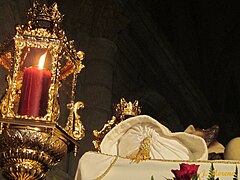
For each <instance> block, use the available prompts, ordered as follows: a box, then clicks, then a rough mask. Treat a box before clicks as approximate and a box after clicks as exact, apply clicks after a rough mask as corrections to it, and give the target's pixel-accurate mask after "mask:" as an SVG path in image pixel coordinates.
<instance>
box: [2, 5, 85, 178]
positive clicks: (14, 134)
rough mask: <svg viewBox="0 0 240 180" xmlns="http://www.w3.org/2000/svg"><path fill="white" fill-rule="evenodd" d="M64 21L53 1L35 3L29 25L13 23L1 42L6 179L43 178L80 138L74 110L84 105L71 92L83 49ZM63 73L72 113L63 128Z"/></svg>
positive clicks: (81, 133) (80, 126) (77, 116)
mask: <svg viewBox="0 0 240 180" xmlns="http://www.w3.org/2000/svg"><path fill="white" fill-rule="evenodd" d="M62 20H63V19H62V15H61V13H60V12H59V11H58V8H57V4H56V3H54V4H53V5H52V6H50V7H47V6H46V5H45V4H44V5H40V4H38V3H37V2H35V3H34V4H33V7H32V8H30V9H29V10H28V22H27V24H26V25H21V26H17V28H16V31H17V32H16V35H15V37H14V38H13V39H10V40H9V41H8V42H7V43H5V45H2V46H1V49H0V53H1V54H0V55H1V57H0V63H1V64H2V65H3V66H4V67H5V68H6V69H7V70H8V71H9V75H8V76H7V82H8V88H7V90H6V93H5V95H4V97H3V98H2V100H1V106H0V110H1V118H0V167H1V168H2V169H3V176H4V177H6V178H7V179H24V180H27V179H43V178H44V177H45V175H46V172H47V171H48V170H49V169H50V168H51V167H52V166H54V165H56V164H57V163H58V162H59V161H61V159H62V157H63V156H64V155H65V154H66V153H67V151H68V150H69V151H72V150H74V151H76V150H77V147H78V146H79V144H78V141H79V140H81V139H82V138H83V137H84V127H83V125H82V123H81V120H80V116H79V115H78V113H77V111H78V109H79V108H83V106H84V105H83V103H82V102H77V103H75V94H74V93H75V86H76V80H77V75H78V73H79V72H80V71H81V69H82V68H83V67H84V65H83V64H82V60H83V57H84V53H83V52H81V51H79V52H77V51H76V50H75V48H74V46H73V41H68V40H67V37H66V36H65V33H64V31H63V30H62V29H61V28H60V23H61V22H62ZM70 75H71V76H70ZM67 77H68V80H69V78H70V80H71V93H70V97H69V103H68V104H67V107H68V108H69V109H70V114H69V116H68V120H67V124H66V127H65V128H62V127H61V126H60V125H59V124H58V120H59V118H60V103H59V89H60V86H61V85H62V84H63V82H64V81H65V80H66V78H67Z"/></svg>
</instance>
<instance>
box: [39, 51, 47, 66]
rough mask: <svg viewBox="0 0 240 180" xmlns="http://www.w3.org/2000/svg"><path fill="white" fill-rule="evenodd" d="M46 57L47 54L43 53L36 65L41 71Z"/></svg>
mask: <svg viewBox="0 0 240 180" xmlns="http://www.w3.org/2000/svg"><path fill="white" fill-rule="evenodd" d="M46 56H47V52H45V53H44V54H43V55H42V56H41V57H40V60H39V63H38V67H39V69H43V66H44V63H45V59H46Z"/></svg>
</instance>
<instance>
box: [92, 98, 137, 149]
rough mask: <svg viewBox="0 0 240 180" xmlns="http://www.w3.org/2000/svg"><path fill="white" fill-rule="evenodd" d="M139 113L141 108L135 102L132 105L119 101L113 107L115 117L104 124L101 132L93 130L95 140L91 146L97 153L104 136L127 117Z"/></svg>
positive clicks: (122, 99) (122, 100)
mask: <svg viewBox="0 0 240 180" xmlns="http://www.w3.org/2000/svg"><path fill="white" fill-rule="evenodd" d="M140 113H141V107H140V106H139V105H138V101H137V100H135V101H134V103H132V102H128V103H127V102H126V100H125V99H124V98H121V99H120V103H119V104H117V105H115V116H112V119H111V120H108V121H107V123H106V124H104V126H103V128H102V129H101V130H94V131H93V136H94V137H95V140H93V142H92V143H93V145H94V147H95V149H96V150H97V151H101V150H100V144H101V142H102V139H103V138H104V136H105V135H106V134H107V133H108V132H109V131H110V130H111V129H112V128H113V127H115V126H116V125H117V124H119V123H121V122H122V121H123V120H125V119H126V118H128V117H131V116H137V115H139V114H140Z"/></svg>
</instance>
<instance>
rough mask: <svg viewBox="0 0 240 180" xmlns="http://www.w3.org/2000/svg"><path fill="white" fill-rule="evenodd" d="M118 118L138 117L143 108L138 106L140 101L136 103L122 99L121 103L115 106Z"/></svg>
mask: <svg viewBox="0 0 240 180" xmlns="http://www.w3.org/2000/svg"><path fill="white" fill-rule="evenodd" d="M115 111H116V117H118V116H121V115H129V116H137V115H139V114H140V113H141V107H140V106H138V101H137V100H135V101H134V103H132V102H128V103H127V102H126V100H125V99H124V98H121V100H120V103H119V104H117V105H116V106H115Z"/></svg>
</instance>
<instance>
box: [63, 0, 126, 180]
mask: <svg viewBox="0 0 240 180" xmlns="http://www.w3.org/2000/svg"><path fill="white" fill-rule="evenodd" d="M72 1H74V0H72ZM64 3H65V2H64V1H63V4H62V7H64ZM74 3H76V4H78V5H79V6H71V7H69V8H70V9H69V10H68V11H69V12H65V13H66V14H67V15H68V16H66V18H67V19H66V22H68V24H66V29H67V30H68V32H70V33H71V34H69V35H70V37H72V38H73V39H75V44H76V46H77V47H78V49H80V50H82V51H83V52H84V53H85V55H86V56H85V59H84V61H83V64H84V65H85V68H84V69H83V70H82V72H81V73H80V74H79V78H78V84H77V92H76V100H79V101H83V102H84V104H85V108H84V109H83V110H81V111H79V113H80V115H81V120H82V122H83V125H84V127H85V129H86V131H85V133H86V136H85V138H83V139H82V140H81V141H80V144H81V146H80V149H79V154H78V157H73V156H72V154H70V155H69V156H68V159H67V160H66V161H67V162H66V164H67V166H68V169H67V173H68V174H69V175H70V176H72V177H74V175H75V172H76V168H77V164H78V160H79V158H80V157H81V155H82V154H83V153H84V152H86V151H89V150H94V146H93V144H92V140H93V134H92V131H93V130H94V129H101V128H102V127H103V125H104V124H105V123H106V122H107V120H109V119H110V118H111V116H112V114H111V112H112V78H113V69H114V68H113V67H114V64H115V55H116V53H117V46H116V45H115V43H114V39H115V38H116V37H117V34H118V32H119V31H120V30H121V29H123V28H125V26H126V23H127V20H126V18H124V17H123V16H121V14H119V9H117V8H116V7H115V4H114V2H113V1H112V0H103V1H97V0H82V1H80V2H79V3H78V2H77V1H76V2H75V1H74ZM66 5H67V4H66ZM68 37H69V36H68Z"/></svg>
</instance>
